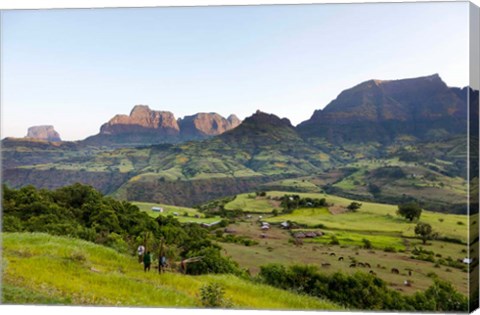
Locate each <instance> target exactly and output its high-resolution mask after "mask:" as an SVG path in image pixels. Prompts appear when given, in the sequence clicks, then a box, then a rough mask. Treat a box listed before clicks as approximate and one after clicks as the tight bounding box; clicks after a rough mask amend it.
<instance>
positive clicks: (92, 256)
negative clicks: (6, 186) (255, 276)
mask: <svg viewBox="0 0 480 315" xmlns="http://www.w3.org/2000/svg"><path fill="white" fill-rule="evenodd" d="M2 239H3V260H2V264H3V275H2V277H3V283H2V286H3V288H4V290H3V296H2V302H3V303H12V304H30V303H32V304H65V305H104V306H107V305H108V306H163V307H203V306H204V305H203V304H202V300H201V297H202V295H201V288H202V287H204V286H206V285H209V284H212V283H215V284H218V285H220V286H221V287H222V288H223V289H224V290H225V299H228V300H229V302H230V304H229V306H230V307H234V308H255V309H312V310H313V309H317V310H319V309H322V310H335V309H341V308H340V307H339V306H338V305H335V304H334V303H331V302H328V301H326V300H323V299H318V298H314V297H308V296H304V295H299V294H295V293H292V292H288V291H285V290H281V289H276V288H273V287H271V286H268V285H263V284H259V283H254V282H252V281H249V280H248V279H243V278H239V277H236V276H234V275H231V274H223V275H202V276H195V277H192V276H188V275H182V274H178V273H175V272H167V273H164V274H161V275H159V274H157V273H156V272H153V271H152V272H150V273H144V272H143V270H142V267H141V265H139V264H138V262H137V261H136V260H135V258H134V257H132V256H131V255H125V254H121V253H118V252H117V251H115V250H114V249H111V248H107V247H104V246H100V245H96V244H93V243H91V242H87V241H82V240H78V239H73V238H67V237H57V236H51V235H48V234H43V233H3V234H2Z"/></svg>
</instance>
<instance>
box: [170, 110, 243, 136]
mask: <svg viewBox="0 0 480 315" xmlns="http://www.w3.org/2000/svg"><path fill="white" fill-rule="evenodd" d="M178 122H179V126H180V131H181V135H182V137H183V138H187V139H196V138H204V137H208V136H216V135H219V134H222V133H224V132H225V131H228V130H230V129H233V128H235V127H237V126H238V125H240V123H241V122H240V119H238V118H237V116H235V115H230V116H229V117H228V118H227V119H225V118H224V117H222V116H220V115H219V114H217V113H198V114H195V115H192V116H185V117H184V118H183V119H179V120H178Z"/></svg>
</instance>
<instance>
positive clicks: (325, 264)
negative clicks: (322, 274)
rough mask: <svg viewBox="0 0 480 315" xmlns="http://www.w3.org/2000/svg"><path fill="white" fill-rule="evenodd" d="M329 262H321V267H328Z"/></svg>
mask: <svg viewBox="0 0 480 315" xmlns="http://www.w3.org/2000/svg"><path fill="white" fill-rule="evenodd" d="M330 266H331V264H330V263H322V267H330Z"/></svg>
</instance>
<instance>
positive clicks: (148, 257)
mask: <svg viewBox="0 0 480 315" xmlns="http://www.w3.org/2000/svg"><path fill="white" fill-rule="evenodd" d="M151 264H152V255H151V254H150V252H147V253H146V254H145V255H144V256H143V271H145V272H147V270H148V271H150V265H151Z"/></svg>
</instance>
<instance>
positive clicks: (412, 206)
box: [397, 202, 422, 222]
mask: <svg viewBox="0 0 480 315" xmlns="http://www.w3.org/2000/svg"><path fill="white" fill-rule="evenodd" d="M397 214H398V215H400V216H402V217H405V218H406V219H408V220H410V222H412V221H413V220H414V219H420V215H421V214H422V208H420V206H419V205H418V204H417V203H416V202H408V203H404V204H401V205H399V206H398V210H397Z"/></svg>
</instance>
